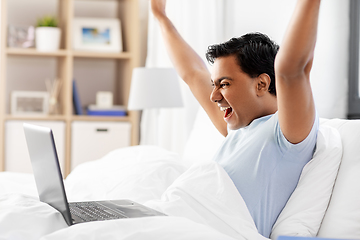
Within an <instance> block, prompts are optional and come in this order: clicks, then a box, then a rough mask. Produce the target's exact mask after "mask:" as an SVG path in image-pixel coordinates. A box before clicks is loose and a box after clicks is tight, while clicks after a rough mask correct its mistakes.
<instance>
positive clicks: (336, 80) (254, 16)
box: [141, 0, 349, 153]
mask: <svg viewBox="0 0 360 240" xmlns="http://www.w3.org/2000/svg"><path fill="white" fill-rule="evenodd" d="M295 3H296V0H271V1H269V0H252V1H248V0H168V1H167V14H168V16H169V17H170V18H171V19H172V21H173V23H174V24H175V26H176V27H177V29H178V30H179V32H180V34H181V35H182V36H183V37H184V38H185V40H186V41H187V42H188V43H189V44H190V45H191V46H192V47H193V48H194V49H195V51H196V52H197V53H198V54H199V55H200V56H201V57H203V58H204V56H205V52H206V49H207V46H208V45H210V44H214V43H219V42H223V41H226V40H228V39H229V38H231V37H234V36H241V35H242V34H245V33H248V32H255V31H260V32H263V33H265V34H267V35H269V36H270V38H272V39H273V40H275V41H276V42H278V43H279V44H280V45H281V40H282V38H283V35H284V33H285V29H286V26H287V24H288V22H289V20H290V17H291V14H292V12H293V9H294V7H295ZM348 16H349V0H342V1H338V0H327V1H322V6H321V11H320V19H319V32H318V41H317V47H316V50H315V60H314V64H313V70H312V73H311V84H312V87H313V93H314V97H315V102H316V105H317V110H318V112H319V115H320V116H321V117H326V118H335V117H338V118H344V117H345V116H346V112H347V100H346V99H347V86H348V83H347V81H348V76H347V69H348V36H349V17H348ZM204 59H205V58H204ZM204 61H205V60H204ZM146 66H147V67H171V66H172V64H171V62H170V60H169V58H168V56H167V53H166V49H165V48H164V44H163V41H162V38H161V35H160V30H159V27H158V25H157V23H156V22H155V20H154V18H153V16H152V15H151V14H149V25H148V54H147V61H146ZM180 81H181V80H180ZM181 87H182V90H183V98H184V102H185V107H184V108H183V109H171V110H168V109H160V110H146V111H144V112H143V115H142V124H141V128H142V135H141V143H142V144H155V145H159V146H162V147H165V148H166V149H168V150H172V151H176V152H179V153H182V151H183V148H184V146H185V143H186V140H187V137H188V135H189V132H190V131H191V128H192V124H193V121H194V118H195V115H196V112H197V109H198V107H199V105H198V103H197V102H196V100H195V99H194V97H193V96H192V94H191V92H190V91H189V89H188V88H187V86H186V85H185V84H184V83H183V82H182V81H181Z"/></svg>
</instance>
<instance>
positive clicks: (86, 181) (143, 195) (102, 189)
mask: <svg viewBox="0 0 360 240" xmlns="http://www.w3.org/2000/svg"><path fill="white" fill-rule="evenodd" d="M184 171H185V167H184V166H183V165H182V163H181V161H180V157H179V155H178V154H176V153H173V152H170V151H167V150H165V149H162V148H160V147H156V146H133V147H127V148H120V149H117V150H114V151H112V152H110V153H108V154H107V155H106V156H104V157H102V158H101V159H99V160H95V161H90V162H86V163H83V164H80V165H78V166H77V167H76V168H75V169H74V170H73V171H72V172H71V173H70V175H69V176H68V177H67V178H66V181H65V186H66V193H67V196H68V200H69V202H74V201H93V200H101V199H106V200H111V199H131V200H133V201H136V202H138V203H140V204H141V203H144V202H146V201H149V200H152V199H160V197H161V195H162V193H163V192H164V191H165V190H166V189H167V188H168V186H170V185H171V184H172V183H173V181H175V179H177V178H178V177H179V176H180V175H181V174H182V173H183V172H184Z"/></svg>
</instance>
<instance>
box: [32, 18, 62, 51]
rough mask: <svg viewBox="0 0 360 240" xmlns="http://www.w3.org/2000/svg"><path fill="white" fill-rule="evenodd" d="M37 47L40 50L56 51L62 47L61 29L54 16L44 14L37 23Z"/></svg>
mask: <svg viewBox="0 0 360 240" xmlns="http://www.w3.org/2000/svg"><path fill="white" fill-rule="evenodd" d="M35 36H36V49H37V50H38V51H43V52H49V51H56V50H58V49H59V47H60V36H61V30H60V28H58V22H57V20H56V18H55V17H53V16H44V17H42V18H40V19H38V21H37V24H36V32H35Z"/></svg>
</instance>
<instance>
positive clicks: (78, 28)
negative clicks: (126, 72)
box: [73, 18, 123, 52]
mask: <svg viewBox="0 0 360 240" xmlns="http://www.w3.org/2000/svg"><path fill="white" fill-rule="evenodd" d="M73 48H74V49H75V50H82V51H101V52H122V50H123V49H122V37H121V24H120V20H119V19H117V18H115V19H112V18H75V19H74V21H73Z"/></svg>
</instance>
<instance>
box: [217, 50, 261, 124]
mask: <svg viewBox="0 0 360 240" xmlns="http://www.w3.org/2000/svg"><path fill="white" fill-rule="evenodd" d="M211 79H212V80H211V81H212V83H213V86H214V88H213V91H212V93H211V96H210V99H211V101H213V102H216V103H217V104H218V106H219V108H220V110H221V111H223V112H224V120H225V122H227V124H228V127H229V128H230V129H231V130H235V129H239V128H241V127H245V126H247V125H249V124H250V123H251V122H252V121H253V120H254V119H255V118H256V117H257V115H258V105H257V104H258V101H257V92H256V89H257V81H256V78H251V77H250V76H249V75H248V74H246V73H244V72H243V71H242V70H241V69H240V67H239V65H238V64H237V62H236V58H235V57H234V56H228V57H220V58H217V59H216V60H215V62H214V65H213V68H212V74H211Z"/></svg>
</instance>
